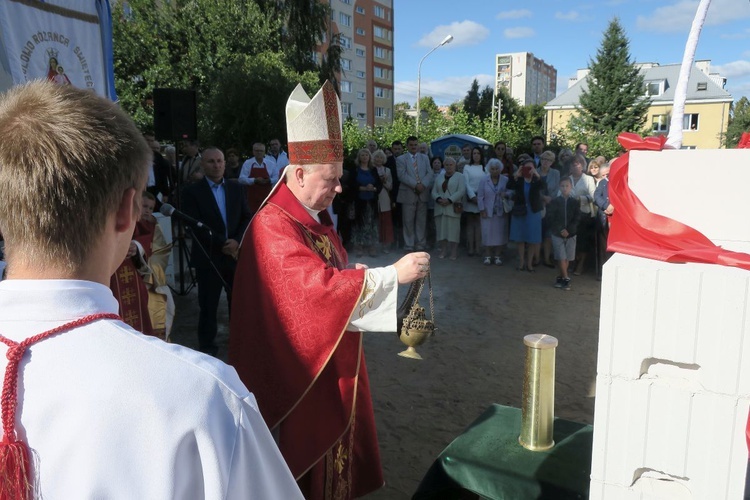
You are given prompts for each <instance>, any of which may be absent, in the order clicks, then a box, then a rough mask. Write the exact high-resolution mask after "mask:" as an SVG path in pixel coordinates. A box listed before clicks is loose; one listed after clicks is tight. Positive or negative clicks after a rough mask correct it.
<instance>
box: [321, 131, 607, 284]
mask: <svg viewBox="0 0 750 500" xmlns="http://www.w3.org/2000/svg"><path fill="white" fill-rule="evenodd" d="M529 150H530V152H529V153H528V154H521V155H519V156H518V157H515V158H514V157H513V149H512V148H510V147H508V146H507V145H506V143H505V142H503V141H499V142H497V143H496V144H495V145H494V148H493V149H492V150H491V151H488V152H485V150H483V148H481V147H479V146H472V145H470V144H465V145H464V146H463V147H462V148H461V156H460V157H459V158H453V157H450V156H446V157H441V156H430V155H429V154H428V153H429V146H428V145H427V144H426V143H420V142H419V140H418V138H417V137H414V136H411V137H409V138H407V140H406V151H404V144H403V143H402V142H401V141H394V142H393V143H391V145H390V147H386V148H384V149H382V150H381V149H379V148H378V145H377V143H376V142H375V141H374V140H370V141H368V142H367V144H366V145H365V146H364V147H363V148H362V149H360V150H359V151H357V152H356V156H355V159H354V162H353V165H351V166H350V168H348V169H346V168H345V169H344V174H343V178H342V185H343V186H344V190H343V193H342V194H341V195H340V196H339V197H338V199H337V203H336V204H335V206H336V210H335V211H336V213H337V214H338V227H339V232H340V233H341V235H342V237H343V239H344V243H345V244H347V245H349V246H351V248H352V249H353V250H354V252H355V253H356V254H357V255H358V256H361V255H363V253H364V252H365V251H366V252H367V253H369V254H370V255H377V253H378V249H379V250H380V251H382V252H383V253H389V252H390V251H392V250H393V249H394V248H402V249H403V250H404V251H405V252H410V251H412V250H433V249H434V250H435V251H436V252H437V257H438V258H441V259H443V258H448V259H451V260H456V259H457V258H458V256H459V246H462V247H463V248H465V252H466V255H467V256H468V257H473V256H481V259H482V262H483V263H484V264H485V265H487V266H492V265H498V266H500V265H503V260H504V259H506V257H507V256H506V255H505V252H506V249H507V245H508V242H509V241H511V242H514V243H515V247H516V250H517V261H516V268H517V269H518V270H519V271H527V272H535V271H536V268H537V266H539V265H544V266H546V267H550V268H554V267H557V268H558V270H559V276H558V277H557V279H556V281H555V283H554V286H555V287H557V288H562V289H564V290H570V289H571V285H570V283H571V279H570V275H571V274H572V275H576V276H577V275H580V274H582V273H584V272H586V270H587V269H588V267H587V264H588V263H590V262H591V260H592V257H593V261H594V263H593V265H592V266H590V267H592V268H593V269H594V272H595V273H596V275H597V277H599V276H600V272H601V266H602V264H603V261H604V259H605V257H606V253H605V250H606V235H607V231H608V219H607V217H608V216H609V215H611V214H612V211H613V208H612V206H611V205H610V203H609V199H608V196H607V185H608V183H607V177H608V175H609V164H608V162H607V159H606V158H604V157H597V158H593V159H589V158H588V157H587V154H588V145H587V144H585V143H579V144H577V145H576V148H575V151H572V150H570V149H562V150H560V151H559V153H558V154H555V152H553V151H552V150H550V149H546V148H545V140H544V138H543V137H541V136H535V137H532V138H531V140H530V142H529ZM564 185H565V186H564ZM567 186H569V187H570V189H568V188H567ZM558 198H565V199H567V198H570V199H571V200H572V201H575V209H572V208H571V209H570V210H568V207H573V205H574V204H573V203H572V202H566V203H562V202H561V201H559V200H557V199H558ZM558 210H562V211H563V214H562V215H560V214H557V213H556V212H557V211H558Z"/></svg>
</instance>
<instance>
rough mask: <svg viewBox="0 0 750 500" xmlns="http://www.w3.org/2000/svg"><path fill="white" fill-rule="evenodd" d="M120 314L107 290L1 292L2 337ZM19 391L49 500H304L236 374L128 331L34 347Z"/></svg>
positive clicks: (30, 283) (18, 283) (94, 327)
mask: <svg viewBox="0 0 750 500" xmlns="http://www.w3.org/2000/svg"><path fill="white" fill-rule="evenodd" d="M117 310H118V305H117V301H116V300H115V299H114V297H113V296H112V293H111V291H110V290H109V288H107V287H105V286H104V285H101V284H98V283H92V282H88V281H73V280H6V281H3V282H2V283H0V334H2V335H4V336H5V337H7V338H9V339H11V340H14V341H21V340H23V339H25V338H27V337H29V336H31V335H34V334H37V333H40V332H43V331H45V330H48V329H50V328H54V327H56V326H58V325H61V324H64V323H67V322H69V321H72V320H75V319H78V318H81V317H83V316H86V315H89V314H94V313H102V312H106V313H112V312H113V313H116V312H117ZM5 350H6V347H5V344H0V356H2V359H3V361H2V362H0V368H3V371H4V368H5V359H6V358H5ZM18 394H19V399H18V401H19V404H18V410H17V412H16V428H17V430H18V433H19V437H20V438H22V439H24V440H25V441H26V442H27V443H28V445H29V447H30V449H31V450H32V454H33V455H34V457H33V460H34V462H35V466H34V473H35V477H36V480H37V484H38V486H37V488H36V494H37V495H38V496H40V497H43V498H45V499H56V498H108V499H119V498H122V499H133V498H149V499H171V498H174V499H184V498H191V499H194V498H209V499H225V498H226V499H235V498H236V499H239V498H242V499H246V498H247V499H254V498H257V499H295V498H302V495H301V494H300V491H299V489H298V488H297V485H296V483H295V482H294V479H293V478H292V475H291V473H290V472H289V469H288V468H287V466H286V464H285V462H284V459H283V458H282V457H281V454H280V453H279V451H278V449H277V447H276V445H275V443H274V442H273V439H272V437H271V434H270V433H269V431H268V428H267V427H266V425H265V423H264V421H263V419H262V417H261V416H260V413H259V412H258V408H257V405H256V403H255V398H254V396H253V395H252V394H251V393H250V392H249V391H248V390H247V389H246V388H245V387H244V385H243V384H242V383H241V382H240V380H239V378H238V377H237V374H236V372H235V371H234V369H233V368H231V367H229V366H227V365H225V364H224V363H222V362H221V361H218V360H216V359H214V358H212V357H209V356H207V355H204V354H201V353H199V352H196V351H193V350H191V349H188V348H185V347H181V346H178V345H174V344H167V343H165V342H162V341H161V340H159V339H157V338H155V337H149V336H145V335H142V334H141V333H139V332H136V331H135V330H133V329H132V328H130V327H129V326H128V325H126V324H124V323H122V322H119V321H114V320H99V321H96V322H94V323H91V324H89V325H86V326H82V327H79V328H76V329H73V330H70V331H67V332H64V333H61V334H58V335H56V336H53V337H50V338H48V339H46V340H43V341H41V342H39V343H38V344H34V345H32V346H31V347H29V348H28V350H27V351H26V354H25V355H24V357H23V360H22V361H21V364H20V367H19V384H18Z"/></svg>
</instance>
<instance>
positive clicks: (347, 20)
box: [339, 12, 352, 26]
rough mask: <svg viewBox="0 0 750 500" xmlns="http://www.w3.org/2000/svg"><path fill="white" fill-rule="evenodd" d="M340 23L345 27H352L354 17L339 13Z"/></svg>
mask: <svg viewBox="0 0 750 500" xmlns="http://www.w3.org/2000/svg"><path fill="white" fill-rule="evenodd" d="M339 22H340V23H341V24H342V25H344V26H351V25H352V16H350V15H349V14H344V13H343V12H339Z"/></svg>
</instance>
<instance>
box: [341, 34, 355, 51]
mask: <svg viewBox="0 0 750 500" xmlns="http://www.w3.org/2000/svg"><path fill="white" fill-rule="evenodd" d="M339 45H341V46H342V47H344V48H345V49H351V48H352V39H351V38H349V37H348V36H344V35H339Z"/></svg>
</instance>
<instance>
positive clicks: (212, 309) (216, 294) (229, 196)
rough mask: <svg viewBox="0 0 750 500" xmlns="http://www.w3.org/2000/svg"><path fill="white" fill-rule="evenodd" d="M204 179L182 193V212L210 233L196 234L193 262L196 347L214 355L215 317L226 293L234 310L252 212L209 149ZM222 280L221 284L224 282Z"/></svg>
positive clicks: (219, 157) (221, 156)
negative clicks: (240, 252) (197, 311)
mask: <svg viewBox="0 0 750 500" xmlns="http://www.w3.org/2000/svg"><path fill="white" fill-rule="evenodd" d="M201 168H202V170H203V172H204V174H205V176H204V177H203V178H202V179H200V180H199V181H198V182H195V183H194V184H190V185H188V186H186V187H185V189H184V190H183V192H182V210H183V211H184V212H185V213H186V214H187V215H189V216H190V217H192V218H194V219H196V220H198V221H201V222H202V223H203V224H205V225H206V226H208V227H209V228H210V229H211V232H210V233H209V232H208V231H206V230H204V229H195V231H194V233H195V237H194V240H193V247H192V252H191V257H190V264H191V267H194V268H195V272H196V277H197V278H198V305H199V306H200V316H199V319H198V344H199V349H200V350H201V351H202V352H205V353H208V354H211V355H216V352H217V347H216V344H215V343H214V340H215V338H216V311H217V309H218V307H219V298H220V297H221V289H222V288H225V291H226V294H227V302H228V303H229V306H230V307H229V309H230V310H231V303H232V283H233V281H234V269H235V267H236V260H237V251H238V249H239V244H240V241H241V240H242V235H243V234H244V233H245V228H246V227H247V225H248V223H249V222H250V217H251V214H250V209H249V208H248V205H247V199H246V198H245V193H244V191H243V189H242V186H241V185H240V184H237V183H234V182H224V154H223V153H222V152H221V150H219V149H217V148H213V147H212V148H207V149H206V150H204V151H203V154H202V156H201ZM222 280H223V282H222Z"/></svg>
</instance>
